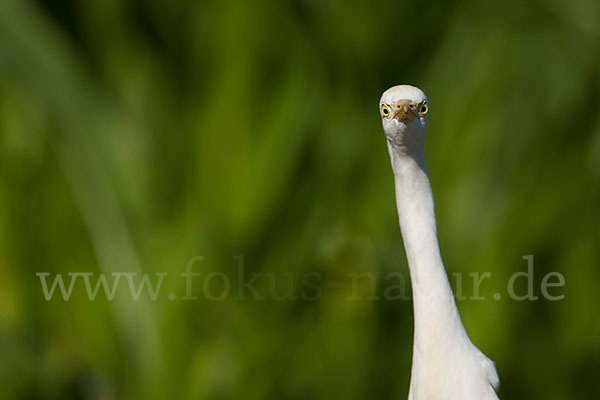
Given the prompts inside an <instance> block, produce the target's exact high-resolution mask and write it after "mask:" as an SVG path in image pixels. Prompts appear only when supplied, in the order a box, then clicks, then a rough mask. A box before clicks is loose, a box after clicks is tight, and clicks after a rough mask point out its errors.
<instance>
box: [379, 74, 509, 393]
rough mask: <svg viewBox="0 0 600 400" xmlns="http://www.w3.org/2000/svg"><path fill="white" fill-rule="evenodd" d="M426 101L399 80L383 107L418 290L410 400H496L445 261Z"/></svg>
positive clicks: (489, 367) (488, 366)
mask: <svg viewBox="0 0 600 400" xmlns="http://www.w3.org/2000/svg"><path fill="white" fill-rule="evenodd" d="M428 108H429V106H428V104H427V98H426V96H425V93H423V92H422V91H421V90H420V89H418V88H416V87H413V86H407V85H400V86H394V87H392V88H390V89H388V90H387V91H386V92H384V93H383V95H382V96H381V100H380V102H379V109H380V113H381V118H382V122H383V129H384V132H385V136H386V139H387V144H388V150H389V154H390V159H391V162H392V169H393V171H394V178H395V186H396V205H397V208H398V217H399V220H400V229H401V231H402V238H403V240H404V247H405V249H406V256H407V258H408V265H409V269H410V276H411V282H412V287H413V302H414V318H415V332H414V344H413V364H412V372H411V382H410V390H409V395H408V399H409V400H497V399H498V396H497V395H496V391H495V388H496V387H497V386H498V384H499V379H498V374H497V373H496V369H495V367H494V363H493V362H492V361H491V360H490V359H488V358H487V357H486V356H485V355H484V354H483V353H482V352H481V351H479V350H478V349H477V348H476V347H475V346H474V345H473V343H471V340H470V339H469V337H468V336H467V333H466V332H465V329H464V326H463V324H462V321H461V319H460V315H459V313H458V309H457V308H456V304H455V302H454V297H453V294H452V289H451V288H450V284H449V282H448V277H447V275H446V271H445V269H444V265H443V263H442V258H441V255H440V250H439V246H438V240H437V232H436V223H435V213H434V207H433V195H432V193H431V186H430V184H429V178H428V176H427V170H426V168H425V155H424V142H425V130H426V122H427V112H428Z"/></svg>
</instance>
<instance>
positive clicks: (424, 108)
mask: <svg viewBox="0 0 600 400" xmlns="http://www.w3.org/2000/svg"><path fill="white" fill-rule="evenodd" d="M427 111H429V108H428V107H427V103H426V102H422V103H421V104H420V105H419V114H420V115H421V116H423V115H425V114H427Z"/></svg>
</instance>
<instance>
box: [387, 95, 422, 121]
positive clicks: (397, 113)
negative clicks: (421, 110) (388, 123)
mask: <svg viewBox="0 0 600 400" xmlns="http://www.w3.org/2000/svg"><path fill="white" fill-rule="evenodd" d="M392 109H393V110H394V116H393V118H395V119H396V120H398V122H404V123H407V122H410V121H412V120H413V119H414V118H415V117H416V116H417V114H416V113H415V105H414V104H413V103H412V102H411V101H410V100H399V101H397V102H395V103H393V104H392Z"/></svg>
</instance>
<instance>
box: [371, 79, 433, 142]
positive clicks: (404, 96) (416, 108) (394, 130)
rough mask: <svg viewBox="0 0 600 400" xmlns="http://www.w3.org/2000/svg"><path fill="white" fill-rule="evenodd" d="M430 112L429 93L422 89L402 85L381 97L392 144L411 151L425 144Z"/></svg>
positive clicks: (385, 126) (385, 129)
mask: <svg viewBox="0 0 600 400" xmlns="http://www.w3.org/2000/svg"><path fill="white" fill-rule="evenodd" d="M428 111H429V105H428V104H427V96H425V93H423V91H422V90H421V89H419V88H416V87H414V86H409V85H399V86H394V87H392V88H390V89H388V90H386V91H385V92H384V93H383V95H382V96H381V100H379V113H380V115H381V121H382V123H383V130H384V132H385V136H386V138H387V140H388V142H389V143H390V145H391V146H392V147H393V148H395V149H404V150H410V149H411V148H412V147H414V145H415V144H418V143H423V141H424V138H425V126H426V123H427V112H428Z"/></svg>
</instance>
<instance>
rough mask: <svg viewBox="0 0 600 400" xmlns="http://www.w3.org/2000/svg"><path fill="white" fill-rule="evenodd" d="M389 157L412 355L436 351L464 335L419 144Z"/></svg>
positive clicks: (426, 354)
mask: <svg viewBox="0 0 600 400" xmlns="http://www.w3.org/2000/svg"><path fill="white" fill-rule="evenodd" d="M388 146H390V147H389V148H390V156H391V159H392V168H393V171H394V177H395V186H396V205H397V208H398V217H399V220H400V229H401V231H402V239H403V241H404V247H405V250H406V256H407V259H408V266H409V269H410V277H411V283H412V291H413V303H414V318H415V336H414V357H415V358H417V357H418V356H419V355H423V356H431V355H432V354H434V355H435V353H436V352H438V351H439V350H440V349H441V348H442V347H441V345H442V343H443V346H448V345H449V343H448V340H451V341H452V340H454V341H460V340H461V339H462V338H463V337H466V333H464V328H463V326H462V323H461V321H460V316H459V314H458V310H457V308H456V304H455V302H454V297H453V295H452V289H451V288H450V283H449V282H448V277H447V275H446V270H445V269H444V265H443V262H442V257H441V255H440V249H439V245H438V240H437V229H436V223H435V212H434V205H433V195H432V192H431V185H430V183H429V178H428V176H427V170H426V168H425V157H424V151H423V146H418V147H417V148H415V149H413V151H411V152H410V153H407V152H403V151H396V150H395V149H394V148H393V147H392V146H391V145H389V144H388Z"/></svg>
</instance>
